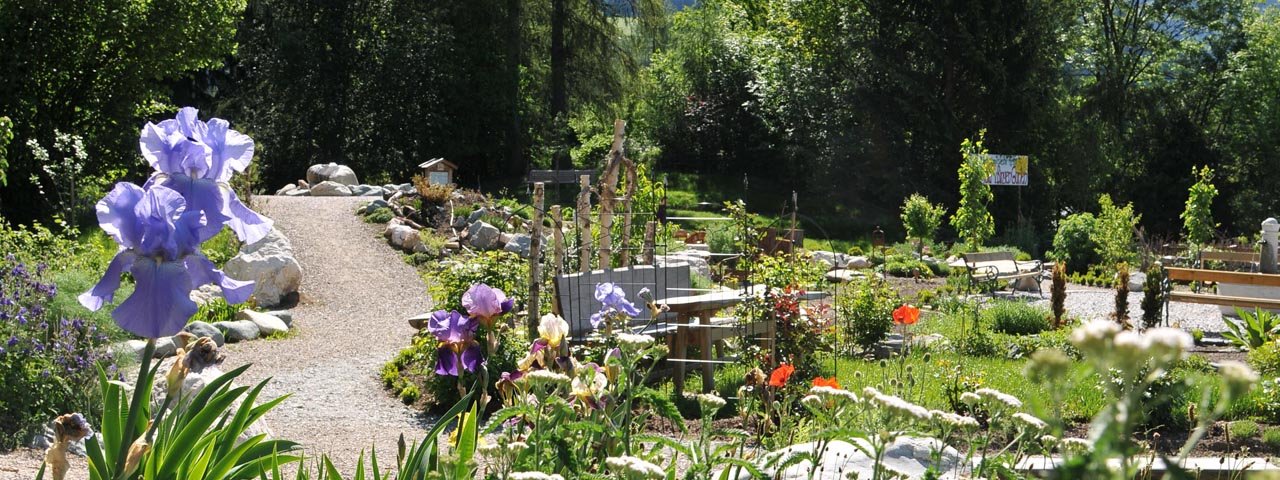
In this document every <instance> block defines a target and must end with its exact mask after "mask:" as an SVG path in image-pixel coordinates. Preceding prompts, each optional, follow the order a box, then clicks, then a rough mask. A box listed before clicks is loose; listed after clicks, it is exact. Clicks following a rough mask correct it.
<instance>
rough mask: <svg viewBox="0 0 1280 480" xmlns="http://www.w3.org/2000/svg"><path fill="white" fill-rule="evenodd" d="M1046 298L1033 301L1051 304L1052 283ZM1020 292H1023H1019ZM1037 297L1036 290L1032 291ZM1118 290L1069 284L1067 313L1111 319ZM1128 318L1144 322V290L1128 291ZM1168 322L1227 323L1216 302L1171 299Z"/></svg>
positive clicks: (1210, 328)
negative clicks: (1172, 300)
mask: <svg viewBox="0 0 1280 480" xmlns="http://www.w3.org/2000/svg"><path fill="white" fill-rule="evenodd" d="M1044 292H1045V293H1044V299H1043V300H1041V299H1037V300H1035V301H1033V302H1032V303H1035V304H1039V305H1044V306H1045V307H1046V308H1048V307H1049V282H1045V284H1044ZM1020 295H1021V294H1020ZM1032 295H1033V297H1034V293H1033V294H1032ZM1115 302H1116V291H1115V290H1112V289H1107V288H1094V287H1086V286H1082V285H1073V284H1068V285H1067V301H1066V309H1067V315H1071V316H1075V317H1078V318H1080V319H1081V320H1085V321H1088V320H1096V319H1102V320H1110V319H1111V315H1112V314H1114V313H1115V311H1116V303H1115ZM1129 319H1130V320H1131V321H1132V322H1134V324H1135V325H1137V324H1139V323H1141V322H1142V292H1129ZM1169 324H1170V325H1171V326H1178V327H1182V328H1183V329H1184V330H1187V331H1191V330H1195V329H1199V330H1202V331H1205V332H1222V331H1224V330H1226V323H1225V322H1224V321H1223V320H1222V312H1221V311H1220V310H1218V307H1217V306H1216V305H1201V304H1197V303H1184V302H1172V303H1170V304H1169Z"/></svg>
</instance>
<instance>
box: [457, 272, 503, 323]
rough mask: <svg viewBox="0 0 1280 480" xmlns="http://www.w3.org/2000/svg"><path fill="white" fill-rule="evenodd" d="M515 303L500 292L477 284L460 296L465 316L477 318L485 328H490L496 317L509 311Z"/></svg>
mask: <svg viewBox="0 0 1280 480" xmlns="http://www.w3.org/2000/svg"><path fill="white" fill-rule="evenodd" d="M514 304H515V301H514V300H512V299H510V298H507V294H505V293H502V290H498V289H496V288H493V287H490V286H488V285H485V284H483V283H477V284H474V285H472V286H471V288H468V289H467V292H466V293H463V294H462V307H463V308H465V309H467V314H468V315H471V316H472V317H475V318H478V319H479V320H480V323H481V324H483V325H484V326H485V328H492V327H493V322H494V320H495V319H497V318H498V316H500V315H502V314H505V313H508V312H510V311H511V308H512V306H513V305H514Z"/></svg>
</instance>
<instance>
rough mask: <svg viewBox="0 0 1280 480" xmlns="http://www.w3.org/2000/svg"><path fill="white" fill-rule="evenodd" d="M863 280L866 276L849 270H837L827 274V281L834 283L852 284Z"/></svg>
mask: <svg viewBox="0 0 1280 480" xmlns="http://www.w3.org/2000/svg"><path fill="white" fill-rule="evenodd" d="M861 278H866V274H864V273H862V272H859V271H856V270H849V269H847V268H837V269H835V270H832V271H830V272H827V280H830V281H832V282H852V281H854V280H858V279H861Z"/></svg>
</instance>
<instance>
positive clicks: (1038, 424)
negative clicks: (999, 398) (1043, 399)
mask: <svg viewBox="0 0 1280 480" xmlns="http://www.w3.org/2000/svg"><path fill="white" fill-rule="evenodd" d="M1013 419H1014V420H1015V421H1017V422H1018V423H1019V424H1021V425H1022V426H1023V427H1024V428H1026V429H1028V430H1031V431H1033V432H1039V431H1042V430H1044V429H1047V428H1049V424H1047V423H1044V420H1041V419H1039V418H1036V417H1035V416H1033V415H1029V414H1026V413H1021V412H1019V413H1015V414H1013Z"/></svg>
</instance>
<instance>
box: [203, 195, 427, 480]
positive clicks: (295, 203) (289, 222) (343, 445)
mask: <svg viewBox="0 0 1280 480" xmlns="http://www.w3.org/2000/svg"><path fill="white" fill-rule="evenodd" d="M254 200H255V206H256V207H257V209H258V211H259V212H261V213H263V214H264V215H266V216H268V217H270V218H271V219H273V220H275V222H276V226H277V228H279V229H280V231H282V232H284V234H285V236H287V237H289V240H290V241H291V242H292V243H293V250H294V256H295V257H296V258H297V259H298V262H299V263H301V265H302V272H303V280H302V288H301V289H300V290H301V300H300V302H299V304H298V305H297V306H296V307H294V308H293V309H292V312H293V321H294V327H295V329H294V331H295V332H297V333H296V334H295V335H293V336H291V337H289V338H285V339H280V340H258V341H252V342H244V343H239V344H232V345H228V346H227V347H226V350H225V351H226V353H227V361H226V364H225V365H224V369H231V368H235V367H237V366H239V365H242V364H246V363H251V364H253V365H254V366H253V367H252V368H250V369H249V370H248V371H247V372H245V375H244V376H243V377H242V378H241V379H240V380H241V382H242V383H244V384H253V383H256V382H258V381H261V380H263V379H266V378H268V377H269V378H271V382H270V383H269V384H268V386H267V387H266V388H265V389H264V392H263V396H264V397H265V398H274V397H277V396H280V395H286V394H291V395H292V396H291V397H290V398H289V399H288V400H285V402H284V403H283V404H281V405H280V406H279V407H277V408H276V409H275V410H273V411H272V412H271V413H270V414H268V416H267V424H268V425H269V426H270V427H271V428H272V430H274V432H275V434H276V435H277V436H278V437H280V438H288V439H293V440H295V441H299V442H302V444H303V447H304V448H305V450H306V453H307V455H308V456H314V455H318V454H320V453H328V454H330V455H331V456H332V457H333V461H334V463H335V464H336V465H338V468H339V469H340V470H341V471H343V473H346V474H350V472H352V471H353V470H354V468H353V467H354V465H355V461H356V457H357V456H358V455H359V454H360V451H361V450H365V451H367V450H369V448H370V446H373V445H377V449H378V451H379V452H385V453H387V454H391V455H394V453H392V452H395V448H396V440H397V439H398V438H399V436H400V434H402V433H403V434H404V436H405V439H406V441H413V440H418V439H419V438H420V437H422V435H423V434H424V433H425V430H426V429H427V428H430V425H431V420H432V419H430V418H427V417H426V416H424V415H422V414H421V413H419V412H417V411H415V410H412V409H410V408H409V407H406V406H405V405H403V404H401V403H400V402H399V401H398V400H396V399H395V398H393V397H391V396H389V395H387V394H386V393H385V391H384V390H383V388H382V384H381V381H380V380H379V379H378V371H379V369H380V368H381V367H382V364H383V363H385V362H386V361H387V360H390V359H391V358H392V357H393V356H394V355H395V354H396V352H398V351H400V350H401V349H403V348H404V347H406V346H408V345H409V343H410V337H411V336H412V335H413V333H414V330H413V329H412V328H410V327H409V326H408V324H407V323H405V319H406V318H408V317H410V316H412V315H414V314H417V313H420V312H422V311H425V310H427V309H429V308H430V307H431V300H430V299H429V298H428V297H427V294H426V285H425V284H423V282H422V279H421V277H419V276H418V273H417V272H416V271H415V270H414V268H413V267H411V266H409V265H408V264H406V263H405V262H404V261H403V260H402V259H401V257H400V255H399V254H398V253H396V252H395V251H394V250H392V249H391V248H389V247H388V246H387V243H386V241H385V240H383V239H382V236H381V235H380V234H381V232H380V231H379V229H378V228H377V227H375V226H373V225H370V224H366V223H364V222H363V221H361V219H360V217H358V216H356V215H354V211H355V208H356V205H357V204H359V203H360V202H361V201H362V200H361V199H359V198H353V197H270V196H258V197H255V199H254ZM367 200H368V199H364V201H367ZM384 458H386V457H384ZM389 458H392V459H393V458H394V457H389ZM392 461H393V460H392ZM382 463H384V464H385V463H386V460H384V461H383V462H382Z"/></svg>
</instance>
